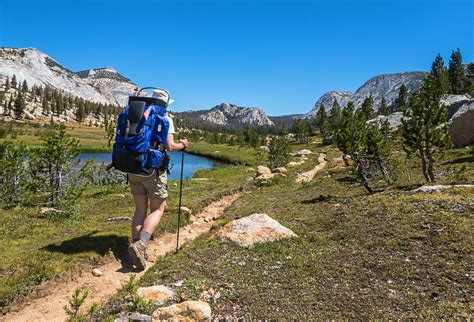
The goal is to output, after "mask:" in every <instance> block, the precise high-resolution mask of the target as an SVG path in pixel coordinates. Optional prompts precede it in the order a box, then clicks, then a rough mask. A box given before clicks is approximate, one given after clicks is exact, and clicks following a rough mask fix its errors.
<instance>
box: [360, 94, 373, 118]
mask: <svg viewBox="0 0 474 322" xmlns="http://www.w3.org/2000/svg"><path fill="white" fill-rule="evenodd" d="M361 110H362V112H363V113H364V115H365V118H366V119H367V120H371V119H373V118H374V116H375V111H374V98H373V97H372V95H369V96H367V97H366V98H365V99H364V102H363V103H362V106H361Z"/></svg>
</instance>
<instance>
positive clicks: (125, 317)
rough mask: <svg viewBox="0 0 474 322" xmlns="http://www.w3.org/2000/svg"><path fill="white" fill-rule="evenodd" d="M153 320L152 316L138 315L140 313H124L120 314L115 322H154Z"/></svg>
mask: <svg viewBox="0 0 474 322" xmlns="http://www.w3.org/2000/svg"><path fill="white" fill-rule="evenodd" d="M152 320H153V318H152V317H151V316H150V315H146V314H142V313H138V312H122V313H119V315H118V316H117V318H116V319H115V320H114V322H128V321H138V322H142V321H143V322H145V321H146V322H148V321H152Z"/></svg>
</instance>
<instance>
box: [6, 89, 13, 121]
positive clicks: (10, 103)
mask: <svg viewBox="0 0 474 322" xmlns="http://www.w3.org/2000/svg"><path fill="white" fill-rule="evenodd" d="M12 111H13V94H10V99H9V100H8V104H7V115H8V116H10V115H11V114H12Z"/></svg>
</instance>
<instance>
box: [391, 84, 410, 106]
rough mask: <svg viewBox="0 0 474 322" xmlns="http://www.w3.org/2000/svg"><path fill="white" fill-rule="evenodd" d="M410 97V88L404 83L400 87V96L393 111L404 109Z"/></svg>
mask: <svg viewBox="0 0 474 322" xmlns="http://www.w3.org/2000/svg"><path fill="white" fill-rule="evenodd" d="M407 99H408V90H407V87H406V86H405V84H402V85H401V86H400V88H399V89H398V97H397V98H396V99H395V102H394V104H393V109H392V112H399V111H403V110H404V109H405V107H406V104H407Z"/></svg>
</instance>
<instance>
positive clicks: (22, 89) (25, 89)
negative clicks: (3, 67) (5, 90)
mask: <svg viewBox="0 0 474 322" xmlns="http://www.w3.org/2000/svg"><path fill="white" fill-rule="evenodd" d="M21 91H22V92H23V94H26V92H28V83H27V82H26V79H25V80H24V81H23V84H22V85H21Z"/></svg>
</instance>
